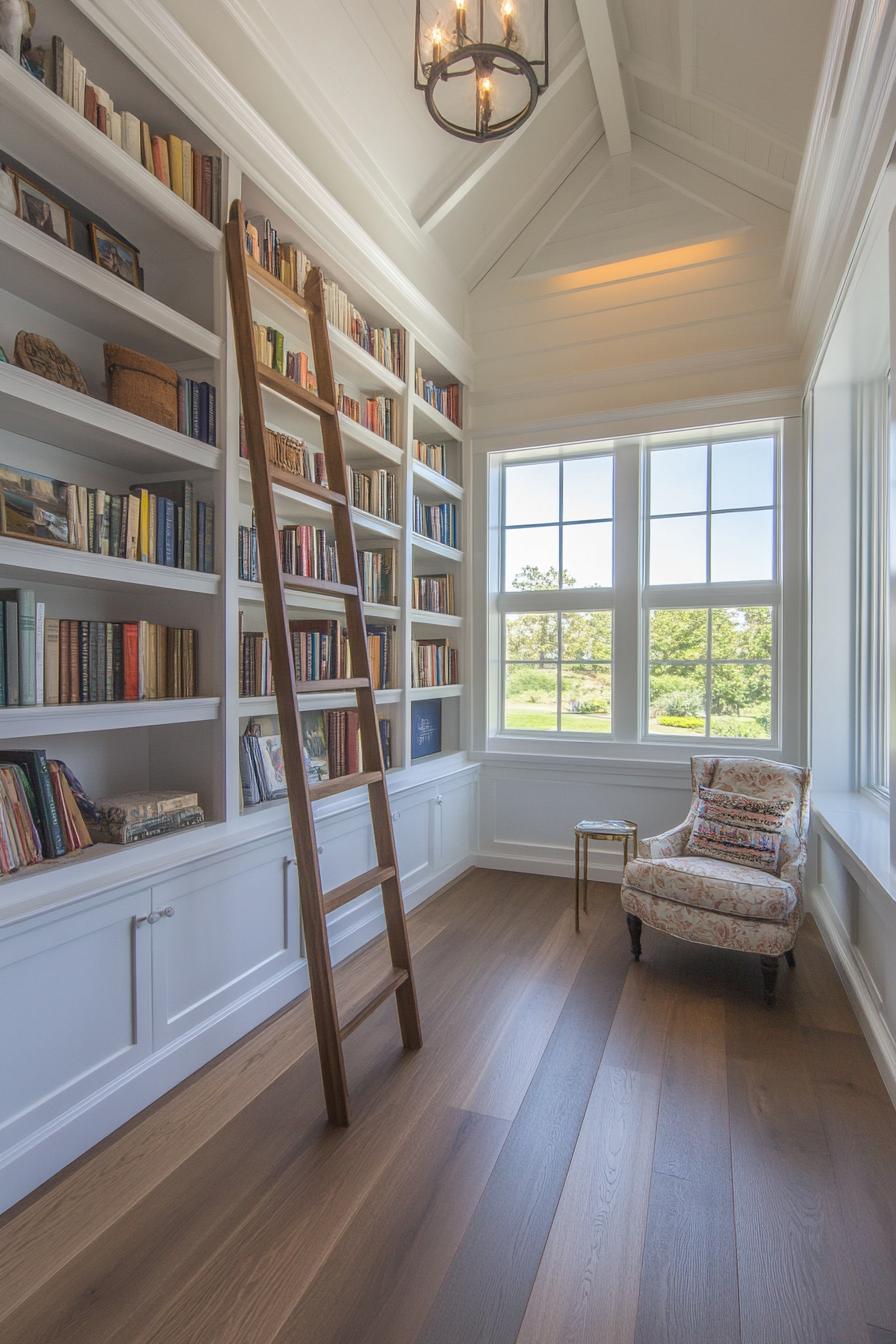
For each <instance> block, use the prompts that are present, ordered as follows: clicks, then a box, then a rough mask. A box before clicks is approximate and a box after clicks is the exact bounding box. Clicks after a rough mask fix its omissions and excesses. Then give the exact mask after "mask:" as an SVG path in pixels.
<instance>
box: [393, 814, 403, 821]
mask: <svg viewBox="0 0 896 1344" xmlns="http://www.w3.org/2000/svg"><path fill="white" fill-rule="evenodd" d="M400 816H401V813H400V812H393V813H392V820H393V821H397V820H398V818H399V817H400Z"/></svg>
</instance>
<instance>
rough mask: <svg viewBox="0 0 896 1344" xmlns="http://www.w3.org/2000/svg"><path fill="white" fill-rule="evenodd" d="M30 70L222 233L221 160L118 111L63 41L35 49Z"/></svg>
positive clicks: (131, 115)
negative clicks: (155, 133) (157, 132)
mask: <svg viewBox="0 0 896 1344" xmlns="http://www.w3.org/2000/svg"><path fill="white" fill-rule="evenodd" d="M28 66H29V68H30V69H31V70H32V71H35V72H36V73H39V74H40V75H42V77H43V82H44V84H46V86H47V88H48V89H50V90H52V92H53V93H55V94H56V95H57V97H59V98H62V99H63V100H64V101H65V102H66V103H68V105H69V106H70V107H73V108H74V109H75V111H76V112H79V113H80V114H81V116H82V117H84V118H86V120H87V121H89V122H90V124H91V125H92V126H96V127H97V128H98V130H100V131H102V132H103V134H104V135H107V136H108V137H109V139H110V140H111V141H112V142H113V143H114V144H116V145H119V146H120V147H121V148H122V149H123V150H124V151H125V152H126V153H127V154H129V155H130V157H131V158H132V159H134V160H135V161H136V162H137V163H140V164H142V165H143V167H144V168H146V169H147V171H148V172H150V173H152V174H153V176H155V177H157V178H158V179H159V181H160V182H163V183H164V184H165V186H166V187H170V189H171V190H172V191H173V192H175V194H176V195H178V196H180V198H181V200H184V201H186V203H187V205H191V206H192V207H193V209H194V210H198V212H199V213H200V214H201V215H202V216H203V217H204V218H205V219H207V220H209V221H210V222H211V223H212V224H215V225H217V226H218V227H220V225H221V160H220V158H219V157H218V156H217V155H216V154H203V153H201V152H200V151H199V150H195V149H193V147H192V146H191V144H190V143H189V141H187V140H184V139H182V138H181V137H180V136H177V135H167V136H165V135H154V134H153V132H152V129H151V127H150V126H149V124H148V123H147V122H145V121H142V120H141V119H140V117H138V116H137V115H136V113H134V112H120V111H118V110H117V109H116V107H115V104H114V102H113V100H112V98H111V97H110V95H109V93H108V92H107V90H106V89H103V88H101V87H100V85H98V84H95V83H93V82H92V81H91V80H89V79H88V78H87V70H86V68H85V67H84V65H82V63H81V62H80V61H79V60H78V58H77V56H75V54H74V53H73V52H72V50H71V48H70V47H68V46H66V44H65V42H63V40H62V38H61V37H53V38H52V40H51V41H50V43H49V44H48V45H47V46H46V47H43V48H41V47H35V45H34V44H32V50H31V52H30V53H29V60H28Z"/></svg>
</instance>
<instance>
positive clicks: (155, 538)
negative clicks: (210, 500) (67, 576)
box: [0, 466, 215, 574]
mask: <svg viewBox="0 0 896 1344" xmlns="http://www.w3.org/2000/svg"><path fill="white" fill-rule="evenodd" d="M214 517H215V510H214V506H213V505H212V504H206V503H204V501H202V500H196V499H195V498H194V493H193V483H192V481H154V482H151V483H150V484H148V485H132V486H131V489H130V493H129V494H126V495H117V494H113V493H111V492H110V491H108V490H101V489H98V488H97V489H94V488H92V487H90V486H86V485H71V484H70V483H69V482H68V481H58V480H55V479H54V478H53V477H51V476H38V475H35V474H33V473H25V472H21V471H19V470H18V469H17V468H15V467H7V466H0V532H2V534H3V535H4V536H6V537H16V538H18V539H19V540H21V541H36V542H40V543H43V544H45V545H54V546H69V547H71V548H72V549H73V550H78V551H89V552H90V553H91V554H93V555H109V556H113V557H115V558H116V559H122V560H140V561H144V562H146V563H148V564H156V565H168V566H170V567H172V568H175V569H194V570H199V571H200V572H201V573H206V574H208V573H212V572H213V570H214V565H215V530H214Z"/></svg>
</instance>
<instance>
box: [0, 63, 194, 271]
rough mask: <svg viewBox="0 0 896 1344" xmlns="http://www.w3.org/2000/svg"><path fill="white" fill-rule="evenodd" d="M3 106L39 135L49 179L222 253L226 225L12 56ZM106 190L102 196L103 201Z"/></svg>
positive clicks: (0, 73)
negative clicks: (190, 201)
mask: <svg viewBox="0 0 896 1344" xmlns="http://www.w3.org/2000/svg"><path fill="white" fill-rule="evenodd" d="M0 109H2V117H3V120H4V121H6V119H7V117H10V118H11V117H16V118H20V119H21V120H22V122H24V123H25V125H26V126H27V128H28V130H29V132H31V133H33V134H34V136H35V137H39V139H40V142H41V155H42V156H43V158H42V161H41V162H40V164H39V165H38V164H37V163H35V164H34V165H33V167H34V170H35V171H38V169H40V170H41V171H42V176H43V177H45V178H47V179H48V180H50V181H52V182H54V183H55V184H56V185H57V186H59V187H60V188H61V189H63V190H66V191H67V192H68V194H69V195H72V196H78V192H79V191H80V193H81V195H82V197H84V198H85V199H86V200H87V201H89V203H90V205H91V208H92V209H94V210H96V211H97V212H98V213H99V214H101V215H102V214H108V215H109V216H110V217H113V218H114V212H113V210H112V208H111V206H112V204H113V203H114V204H116V205H118V204H120V202H121V201H122V200H125V201H127V202H128V204H129V207H130V209H131V211H132V212H139V213H140V214H144V215H148V216H150V217H151V218H153V219H154V220H157V221H158V224H159V226H160V227H162V228H164V229H167V230H171V229H174V230H176V232H177V233H179V234H180V235H181V236H182V237H183V238H186V239H187V240H188V241H189V242H190V243H192V244H193V245H194V246H195V247H198V248H201V249H202V250H203V251H205V252H216V251H217V250H218V248H219V247H220V246H221V231H220V229H216V228H215V226H214V225H213V224H210V223H209V221H208V220H207V219H204V218H203V217H202V215H200V213H199V211H198V210H194V209H193V207H192V206H190V205H187V203H186V201H182V200H181V198H180V197H179V196H178V195H176V193H175V192H173V191H171V190H170V188H168V187H166V186H164V185H163V184H162V183H161V182H160V181H159V180H158V178H157V177H155V175H154V174H153V173H150V172H149V171H148V170H147V169H146V168H144V167H143V166H142V164H139V163H137V161H136V160H135V159H132V158H131V156H130V154H128V153H126V151H125V150H123V149H122V148H121V147H120V146H119V145H115V144H113V142H112V141H111V140H110V139H109V137H108V136H107V135H104V134H103V132H102V131H100V130H98V129H97V127H96V126H92V125H91V124H90V122H89V121H87V120H86V118H84V117H82V116H81V115H80V114H79V113H77V112H76V111H75V109H74V108H73V107H69V105H68V103H66V102H64V101H63V100H62V99H61V98H57V97H56V95H55V94H54V93H53V92H52V91H51V90H50V89H47V88H46V87H45V86H44V85H43V84H41V82H40V81H39V80H37V79H35V78H34V77H33V76H32V75H29V74H28V72H27V71H26V70H23V69H22V67H21V66H20V65H17V64H16V63H15V62H14V61H11V60H3V59H0ZM5 148H7V149H9V148H10V146H8V145H6V146H5ZM19 157H21V156H19ZM44 158H45V159H46V161H43V159H44ZM29 162H30V160H29ZM85 174H87V176H88V178H89V179H96V181H95V183H94V182H91V187H92V188H95V189H92V190H91V191H90V192H85V190H84V175H85ZM100 191H101V192H102V193H103V196H102V199H97V195H98V192H100Z"/></svg>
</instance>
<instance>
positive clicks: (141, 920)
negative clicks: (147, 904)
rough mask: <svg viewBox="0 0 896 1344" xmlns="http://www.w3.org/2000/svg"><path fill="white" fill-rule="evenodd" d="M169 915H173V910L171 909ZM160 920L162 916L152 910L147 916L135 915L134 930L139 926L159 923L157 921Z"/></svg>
mask: <svg viewBox="0 0 896 1344" xmlns="http://www.w3.org/2000/svg"><path fill="white" fill-rule="evenodd" d="M169 908H170V907H169ZM171 913H172V915H173V914H174V910H173V909H172V910H171ZM161 918H162V916H161V915H160V914H159V912H158V911H157V910H152V911H150V913H149V914H148V915H135V916H134V928H135V929H139V927H140V925H141V924H158V922H159V920H160V919H161Z"/></svg>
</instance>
